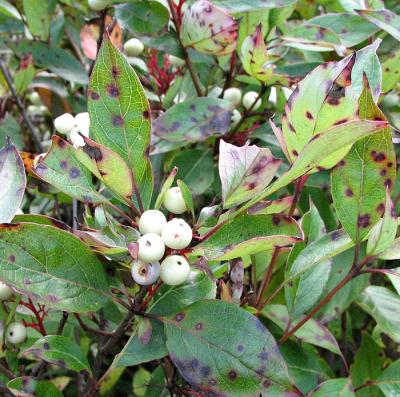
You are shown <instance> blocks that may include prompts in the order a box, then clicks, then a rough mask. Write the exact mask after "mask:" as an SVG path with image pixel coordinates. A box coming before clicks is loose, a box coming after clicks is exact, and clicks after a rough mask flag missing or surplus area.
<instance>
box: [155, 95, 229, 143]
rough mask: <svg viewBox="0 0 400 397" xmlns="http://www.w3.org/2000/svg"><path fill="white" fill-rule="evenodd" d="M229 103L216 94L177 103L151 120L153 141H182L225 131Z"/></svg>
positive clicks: (198, 140) (227, 124)
mask: <svg viewBox="0 0 400 397" xmlns="http://www.w3.org/2000/svg"><path fill="white" fill-rule="evenodd" d="M232 110H233V105H232V104H231V103H230V102H227V101H224V100H222V99H217V98H193V99H188V100H187V101H185V102H182V103H178V104H177V105H175V106H173V107H172V108H170V109H169V110H167V111H166V112H165V113H164V114H163V115H161V116H160V117H158V118H157V119H156V120H155V121H154V124H153V134H154V135H155V136H156V137H157V138H156V139H155V144H157V141H168V142H172V143H177V144H178V143H179V146H182V145H184V144H189V143H194V142H201V141H205V140H206V139H208V138H210V137H212V136H219V135H223V134H225V132H227V131H228V130H229V128H230V125H231V115H232V113H231V112H232Z"/></svg>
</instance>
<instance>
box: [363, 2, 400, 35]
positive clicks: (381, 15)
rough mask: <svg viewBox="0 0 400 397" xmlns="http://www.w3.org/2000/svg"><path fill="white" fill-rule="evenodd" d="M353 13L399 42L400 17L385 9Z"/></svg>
mask: <svg viewBox="0 0 400 397" xmlns="http://www.w3.org/2000/svg"><path fill="white" fill-rule="evenodd" d="M355 11H356V12H358V13H359V14H360V15H361V16H363V17H364V18H366V19H367V20H368V21H370V22H372V23H373V24H375V25H376V26H378V27H379V28H381V29H382V30H384V31H385V32H387V33H389V34H390V35H391V36H393V37H394V38H395V39H397V40H399V41H400V16H398V15H397V14H395V13H394V12H392V11H390V10H386V9H382V10H355Z"/></svg>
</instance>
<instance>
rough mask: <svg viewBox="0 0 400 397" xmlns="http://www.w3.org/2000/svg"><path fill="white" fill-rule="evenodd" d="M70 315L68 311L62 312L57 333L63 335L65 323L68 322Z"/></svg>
mask: <svg viewBox="0 0 400 397" xmlns="http://www.w3.org/2000/svg"><path fill="white" fill-rule="evenodd" d="M68 315H69V314H68V312H63V313H62V317H61V320H60V323H59V324H58V328H57V335H62V333H63V331H64V327H65V324H67V321H68Z"/></svg>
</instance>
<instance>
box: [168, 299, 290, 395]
mask: <svg viewBox="0 0 400 397" xmlns="http://www.w3.org/2000/svg"><path fill="white" fill-rule="evenodd" d="M216 319H218V321H215V320H216ZM160 320H161V321H162V322H163V323H164V328H165V335H166V340H167V342H166V346H167V349H168V352H169V355H170V357H171V359H172V362H173V363H174V364H175V366H176V367H177V368H178V370H179V372H180V373H181V375H182V376H183V377H184V378H185V380H186V381H187V382H189V383H190V385H191V386H192V387H194V388H195V389H196V390H198V391H199V392H200V393H204V394H206V395H207V396H221V397H223V396H226V397H228V396H233V395H234V396H237V397H251V396H255V395H258V394H259V393H262V392H265V393H266V394H268V396H271V397H278V396H280V397H282V396H294V395H295V394H294V391H293V385H292V382H291V380H290V379H289V375H288V371H287V367H286V363H285V361H284V359H283V358H282V356H281V354H280V352H279V348H278V345H277V344H276V342H275V340H274V338H273V336H272V335H271V334H270V333H269V331H268V330H267V329H266V328H265V327H264V325H263V324H262V323H261V322H260V320H258V319H257V318H256V317H254V316H252V315H251V314H250V313H248V312H246V311H245V310H243V309H242V308H240V307H239V306H237V305H234V304H230V303H227V302H223V301H218V300H204V301H200V302H196V303H194V304H192V305H191V306H189V307H187V308H186V309H184V310H182V311H180V312H178V313H176V314H173V315H171V316H167V317H161V318H160Z"/></svg>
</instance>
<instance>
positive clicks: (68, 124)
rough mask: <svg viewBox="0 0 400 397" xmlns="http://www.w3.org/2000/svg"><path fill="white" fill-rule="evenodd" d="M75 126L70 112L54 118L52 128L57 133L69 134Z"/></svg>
mask: <svg viewBox="0 0 400 397" xmlns="http://www.w3.org/2000/svg"><path fill="white" fill-rule="evenodd" d="M74 127H75V119H74V116H73V115H72V114H71V113H64V114H63V115H61V116H58V117H57V118H56V119H55V120H54V128H55V129H56V131H57V132H58V133H59V134H63V135H66V134H69V133H70V132H71V131H72V129H73V128H74Z"/></svg>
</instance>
